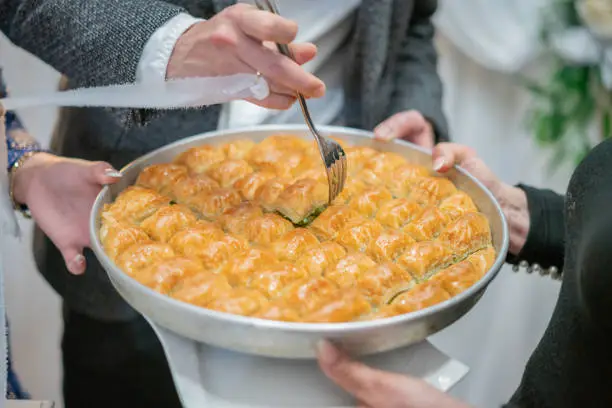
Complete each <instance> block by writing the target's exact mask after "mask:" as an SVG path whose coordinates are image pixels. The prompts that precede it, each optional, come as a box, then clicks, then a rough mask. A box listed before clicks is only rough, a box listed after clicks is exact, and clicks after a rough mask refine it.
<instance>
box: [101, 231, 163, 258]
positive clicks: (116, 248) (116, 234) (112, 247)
mask: <svg viewBox="0 0 612 408" xmlns="http://www.w3.org/2000/svg"><path fill="white" fill-rule="evenodd" d="M100 241H101V242H102V246H103V247H104V252H106V255H108V257H109V258H110V259H111V260H113V261H114V260H115V259H117V256H118V255H119V254H121V253H122V252H123V251H124V250H125V249H126V248H128V247H130V246H132V245H134V244H144V243H149V242H152V241H151V238H150V237H149V236H148V235H147V234H146V232H144V231H143V230H142V229H140V228H138V227H135V226H132V225H126V224H120V223H116V222H115V223H112V224H106V223H105V224H103V225H102V228H100Z"/></svg>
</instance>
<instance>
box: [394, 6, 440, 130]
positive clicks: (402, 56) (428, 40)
mask: <svg viewBox="0 0 612 408" xmlns="http://www.w3.org/2000/svg"><path fill="white" fill-rule="evenodd" d="M437 6H438V1H437V0H417V1H415V2H414V11H413V13H412V18H411V21H410V24H409V25H408V29H407V31H406V34H405V38H404V41H403V42H402V45H401V50H400V52H399V58H398V61H397V66H396V79H395V84H396V86H395V90H394V93H393V96H392V100H391V109H392V112H390V114H391V115H392V114H395V113H397V112H401V111H404V110H410V109H414V110H417V111H419V112H421V113H422V114H423V116H425V117H426V118H427V119H428V120H429V121H430V122H431V124H432V125H433V127H434V130H435V134H436V142H440V141H445V140H448V139H449V138H448V125H447V122H446V118H445V116H444V113H443V110H442V82H441V80H440V77H439V76H438V71H437V63H438V57H437V52H436V49H435V46H434V34H435V29H434V26H433V23H432V21H431V17H432V15H433V14H434V13H435V11H436V9H437Z"/></svg>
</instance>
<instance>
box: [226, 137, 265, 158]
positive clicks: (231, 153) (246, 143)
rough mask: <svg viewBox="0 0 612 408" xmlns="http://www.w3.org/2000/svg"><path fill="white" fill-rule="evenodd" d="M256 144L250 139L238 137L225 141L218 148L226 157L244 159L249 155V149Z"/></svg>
mask: <svg viewBox="0 0 612 408" xmlns="http://www.w3.org/2000/svg"><path fill="white" fill-rule="evenodd" d="M256 145H257V143H255V142H254V141H252V140H250V139H239V140H234V141H232V142H229V143H226V144H224V145H222V146H221V147H220V148H221V151H222V152H223V154H224V155H225V156H226V157H227V158H228V159H232V160H246V159H247V158H248V157H249V153H250V152H251V149H252V148H253V147H255V146H256Z"/></svg>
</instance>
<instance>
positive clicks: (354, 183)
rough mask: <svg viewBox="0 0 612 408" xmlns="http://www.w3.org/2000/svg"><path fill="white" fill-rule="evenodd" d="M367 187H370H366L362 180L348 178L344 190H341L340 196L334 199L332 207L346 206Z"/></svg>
mask: <svg viewBox="0 0 612 408" xmlns="http://www.w3.org/2000/svg"><path fill="white" fill-rule="evenodd" d="M369 187H370V186H368V185H367V184H366V183H364V182H363V181H362V180H360V179H358V178H356V177H355V178H351V177H350V176H349V177H348V178H347V180H346V182H345V184H344V188H343V189H342V191H341V192H340V194H338V197H336V199H335V200H334V202H333V204H334V205H343V204H348V203H349V202H350V201H351V200H352V199H353V197H355V196H356V195H358V194H360V193H362V192H363V191H365V190H366V189H368V188H369Z"/></svg>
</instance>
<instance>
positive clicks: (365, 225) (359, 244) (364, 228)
mask: <svg viewBox="0 0 612 408" xmlns="http://www.w3.org/2000/svg"><path fill="white" fill-rule="evenodd" d="M382 232H383V226H382V225H380V223H378V222H377V221H374V220H367V219H366V220H358V219H357V220H352V221H349V222H348V223H347V224H346V225H345V226H344V228H343V229H342V230H340V232H338V236H337V237H336V242H337V243H339V244H340V245H342V246H343V247H345V248H346V249H347V250H349V251H365V250H366V248H367V247H368V245H369V244H370V242H372V241H373V240H375V239H376V238H377V237H378V236H379V235H380V234H382Z"/></svg>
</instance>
